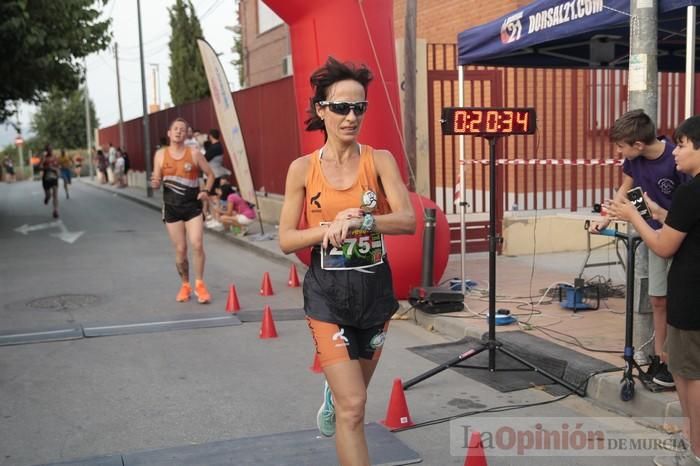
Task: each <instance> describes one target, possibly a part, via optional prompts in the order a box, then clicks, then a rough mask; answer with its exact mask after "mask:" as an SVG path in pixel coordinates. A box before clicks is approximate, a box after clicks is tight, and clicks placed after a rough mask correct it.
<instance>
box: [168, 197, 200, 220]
mask: <svg viewBox="0 0 700 466" xmlns="http://www.w3.org/2000/svg"><path fill="white" fill-rule="evenodd" d="M162 214H163V223H175V222H187V221H189V220H192V219H193V218H195V217H196V216H197V215H202V203H201V202H200V201H196V202H188V203H186V204H181V205H175V204H163V209H162Z"/></svg>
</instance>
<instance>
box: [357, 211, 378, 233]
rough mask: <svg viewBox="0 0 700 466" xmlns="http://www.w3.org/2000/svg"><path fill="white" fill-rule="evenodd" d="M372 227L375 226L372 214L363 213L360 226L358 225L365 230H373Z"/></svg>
mask: <svg viewBox="0 0 700 466" xmlns="http://www.w3.org/2000/svg"><path fill="white" fill-rule="evenodd" d="M374 227H375V222H374V215H372V214H365V217H364V218H363V219H362V226H360V229H362V230H366V231H372V230H374Z"/></svg>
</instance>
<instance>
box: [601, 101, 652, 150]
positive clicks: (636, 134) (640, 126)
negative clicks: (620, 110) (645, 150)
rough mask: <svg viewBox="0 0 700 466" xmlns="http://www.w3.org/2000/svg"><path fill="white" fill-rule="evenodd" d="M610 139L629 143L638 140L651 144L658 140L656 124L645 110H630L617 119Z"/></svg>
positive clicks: (611, 130)
mask: <svg viewBox="0 0 700 466" xmlns="http://www.w3.org/2000/svg"><path fill="white" fill-rule="evenodd" d="M610 140H611V141H612V142H624V143H627V144H629V145H632V144H634V143H635V142H637V141H641V142H643V143H644V144H651V143H653V142H654V141H656V125H654V122H653V121H652V120H651V117H650V116H649V115H647V114H646V113H644V110H641V109H637V110H630V111H629V112H627V113H625V114H624V115H622V116H621V117H620V118H618V119H617V120H615V123H613V127H612V128H611V129H610Z"/></svg>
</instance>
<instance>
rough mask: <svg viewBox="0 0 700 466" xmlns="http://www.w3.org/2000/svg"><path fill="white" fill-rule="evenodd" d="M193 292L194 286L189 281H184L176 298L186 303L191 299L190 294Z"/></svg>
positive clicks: (179, 301)
mask: <svg viewBox="0 0 700 466" xmlns="http://www.w3.org/2000/svg"><path fill="white" fill-rule="evenodd" d="M191 294H192V287H191V286H190V284H189V283H183V284H182V286H181V287H180V292H179V293H178V294H177V298H175V300H176V301H177V302H178V303H184V302H187V301H189V300H190V295H191Z"/></svg>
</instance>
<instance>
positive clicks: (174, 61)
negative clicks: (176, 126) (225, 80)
mask: <svg viewBox="0 0 700 466" xmlns="http://www.w3.org/2000/svg"><path fill="white" fill-rule="evenodd" d="M168 13H169V14H170V29H171V33H170V42H169V43H168V46H169V47H170V79H169V80H168V86H169V87H170V96H171V97H172V98H173V103H174V104H175V105H179V104H182V103H185V102H190V101H192V100H199V99H201V98H203V97H206V96H208V95H209V84H208V83H207V76H206V74H205V73H204V65H203V64H202V57H201V56H200V54H199V47H198V46H197V41H196V40H195V39H197V38H200V37H203V34H202V26H201V25H200V24H199V19H198V18H197V15H196V13H195V11H194V6H192V2H191V1H190V0H176V1H175V5H174V6H173V7H172V8H168Z"/></svg>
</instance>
